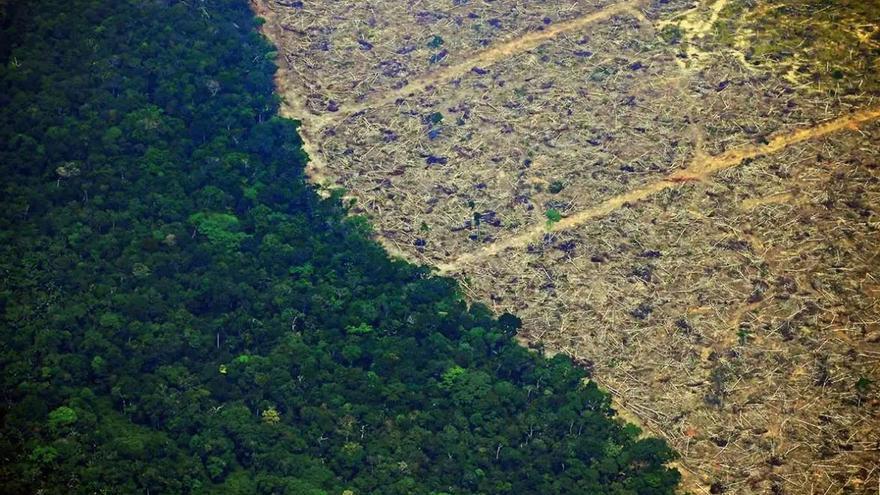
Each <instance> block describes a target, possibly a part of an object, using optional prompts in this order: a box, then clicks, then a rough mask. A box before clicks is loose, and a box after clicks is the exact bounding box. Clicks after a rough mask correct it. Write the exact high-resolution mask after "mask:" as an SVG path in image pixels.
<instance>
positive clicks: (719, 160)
mask: <svg viewBox="0 0 880 495" xmlns="http://www.w3.org/2000/svg"><path fill="white" fill-rule="evenodd" d="M877 119H880V107H873V108H868V109H863V110H859V111H857V112H854V113H851V114H849V115H844V116H841V117H837V118H835V119H832V120H829V121H827V122H824V123H822V124H818V125H815V126H813V127H805V128H801V129H797V130H795V131H792V132H789V133H785V134H777V135H776V136H774V137H773V138H772V139H771V140H770V141H769V142H767V143H766V144H764V145H760V146H743V147H739V148H734V149H732V150H729V151H726V152H724V153H721V154H720V155H716V156H708V157H707V156H703V157H698V158H696V159H695V160H694V161H693V162H691V164H690V165H689V166H688V167H687V168H685V169H683V170H679V171H677V172H674V173H672V174H670V175H668V176H666V177H665V178H663V179H661V180H659V181H657V182H653V183H651V184H648V185H646V186H644V187H640V188H638V189H634V190H632V191H628V192H626V193H623V194H620V195H617V196H614V197H612V198H609V199H607V200H605V201H603V202H602V203H599V204H598V205H596V206H593V207H592V208H588V209H586V210H582V211H580V212H578V213H575V214H574V215H571V216H569V217H565V218H563V219H562V220H560V221H559V222H557V223H555V224H553V225H551V226H549V227H547V226H545V225H544V224H539V225H536V226H534V227H532V228H531V229H529V230H528V231H526V232H524V233H522V234H519V235H515V236H513V237H510V238H508V239H505V240H503V241H501V242H496V243H494V244H491V245H489V246H487V247H485V248H483V249H480V250H478V251H475V252H471V253H466V254H463V255H462V256H459V257H458V258H457V259H455V260H452V261H450V262H449V263H442V264H440V265H438V266H437V268H438V269H439V270H440V273H441V274H446V273H449V272H452V271H455V270H456V269H458V267H459V266H460V265H462V264H466V263H468V262H472V261H475V260H478V259H482V258H488V257H492V256H496V255H498V254H500V253H501V252H502V251H504V250H506V249H509V248H515V247H519V246H525V245H527V244H528V243H529V242H531V241H533V240H534V239H537V238H540V237H541V236H543V235H544V234H546V233H547V232H559V231H563V230H568V229H572V228H575V227H578V226H580V225H582V224H584V223H586V222H588V221H590V220H593V219H595V218H598V217H602V216H605V215H608V214H609V213H611V212H613V211H614V210H616V209H618V208H620V207H622V206H623V205H625V204H628V203H634V202H637V201H641V200H643V199H646V198H648V197H649V196H652V195H654V194H656V193H658V192H661V191H663V190H665V189H668V188H670V187H673V186H675V185H676V184H679V183H681V182H691V181H701V180H704V179H706V178H708V177H709V176H711V175H712V174H714V173H716V172H720V171H722V170H725V169H728V168H732V167H735V166H737V165H739V164H740V163H742V162H743V161H744V160H747V159H750V158H757V157H759V156H763V155H769V154H772V153H776V152H777V151H781V150H783V149H785V148H787V147H789V146H791V145H794V144H798V143H802V142H804V141H808V140H811V139H816V138H820V137H823V136H826V135H828V134H832V133H835V132H837V131H840V130H843V129H858V127H859V126H860V125H862V124H865V123H868V122H871V121H873V120H877Z"/></svg>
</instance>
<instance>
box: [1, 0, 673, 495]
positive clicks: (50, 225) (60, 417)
mask: <svg viewBox="0 0 880 495" xmlns="http://www.w3.org/2000/svg"><path fill="white" fill-rule="evenodd" d="M0 23H2V26H0V27H2V34H0V62H2V63H0V166H2V172H3V177H4V181H3V185H2V187H3V193H2V194H3V195H2V202H3V205H2V206H3V207H2V209H0V240H2V242H0V249H2V253H0V273H2V278H0V314H2V327H0V332H2V336H0V338H2V347H0V369H2V390H0V393H2V402H0V423H2V430H0V433H2V434H0V455H2V462H0V487H2V491H3V493H8V494H18V493H22V494H25V493H28V494H30V493H65V494H66V493H83V494H85V493H152V494H159V493H169V494H173V493H206V494H211V493H218V494H219V493H223V494H236V493H240V494H314V495H317V494H342V493H350V494H436V495H439V494H443V493H445V494H465V493H512V494H526V493H535V494H552V493H566V494H572V493H596V494H599V493H608V494H663V493H673V490H674V488H675V486H676V484H677V482H678V478H679V475H678V473H677V472H676V471H675V470H674V469H671V468H669V467H667V465H666V464H667V463H668V462H669V461H670V460H672V459H673V458H674V453H673V452H672V451H671V450H670V449H669V448H668V447H667V446H666V445H665V444H664V443H663V442H661V441H659V440H656V439H649V438H648V439H645V438H641V437H640V436H639V435H640V432H639V431H638V429H637V428H635V427H634V426H632V425H626V424H625V423H623V422H622V421H620V420H618V419H616V418H615V417H614V413H613V411H612V410H611V408H610V400H609V397H608V396H607V395H606V394H605V393H603V392H602V391H600V390H599V389H598V388H597V387H596V385H595V384H594V383H593V382H591V381H589V380H588V377H587V376H586V373H585V372H584V371H583V370H581V369H579V368H577V367H575V366H573V365H572V363H571V362H570V361H569V360H568V359H567V358H563V357H556V358H553V359H546V358H544V357H541V356H540V355H537V354H535V353H531V352H529V351H527V350H526V349H524V348H522V347H520V346H519V345H517V344H515V343H514V341H513V339H512V336H513V335H514V334H515V333H516V331H517V329H518V328H519V325H520V321H519V319H518V318H516V317H515V316H514V315H509V314H505V315H503V316H502V317H500V318H497V319H496V318H495V317H493V315H492V314H491V312H490V311H488V310H487V309H486V308H485V307H482V306H479V305H475V306H470V307H469V306H468V305H467V304H466V303H465V301H464V300H463V298H462V296H461V294H460V292H459V290H458V288H457V286H456V284H455V283H454V282H453V281H451V280H449V279H445V278H441V277H437V276H434V275H432V273H431V272H430V271H429V270H428V269H426V268H424V267H419V266H414V265H411V264H408V263H405V262H403V261H400V260H395V259H390V258H389V257H388V256H387V254H386V253H385V252H384V251H383V250H382V249H381V248H380V247H379V246H378V245H377V244H376V243H375V242H374V241H372V240H371V239H370V238H369V235H368V234H369V232H366V229H365V228H364V225H365V223H364V222H363V220H362V219H357V218H349V217H347V216H346V211H345V210H344V208H343V207H342V206H341V204H340V203H339V201H338V200H337V199H336V198H329V199H322V198H320V197H319V196H318V195H317V194H315V192H314V191H313V190H312V188H311V187H310V186H309V185H308V184H307V183H306V182H305V181H304V178H303V167H304V164H305V160H306V157H305V155H304V154H303V152H302V151H301V149H300V144H301V143H300V141H299V139H298V137H297V134H296V123H295V122H292V121H288V120H284V119H281V118H279V117H277V115H276V111H277V108H278V98H277V96H276V95H275V94H274V93H273V74H274V71H275V65H274V63H273V59H274V53H275V52H273V47H271V46H270V45H269V44H268V43H267V42H266V41H265V40H264V39H263V38H261V36H260V35H259V34H258V32H257V31H256V26H257V24H258V21H257V20H255V19H254V17H253V14H252V13H251V12H250V11H249V9H248V5H247V3H246V2H245V1H244V0H197V1H174V0H166V1H158V0H150V1H142V0H115V1H112V2H111V1H109V0H104V1H102V0H63V1H62V0H46V1H41V2H10V3H8V4H6V5H5V6H0Z"/></svg>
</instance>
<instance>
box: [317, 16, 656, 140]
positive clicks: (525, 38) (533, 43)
mask: <svg viewBox="0 0 880 495" xmlns="http://www.w3.org/2000/svg"><path fill="white" fill-rule="evenodd" d="M643 1H644V0H628V1H625V2H621V3H618V4H615V5H611V6H608V7H605V8H604V9H601V10H597V11H595V12H591V13H589V14H587V15H584V16H582V17H578V18H576V19H572V20H569V21H565V22H560V23H558V24H555V25H551V26H549V27H547V28H545V29H544V30H542V31H531V32H528V33H526V34H524V35H522V36H520V37H518V38H514V39H512V40H509V41H506V42H504V43H501V44H500V45H498V46H495V47H492V48H489V49H488V50H484V51H482V52H478V53H475V54H473V55H471V56H469V57H468V58H466V59H464V60H462V61H461V62H459V63H457V64H454V65H450V66H448V67H444V68H442V69H439V70H436V71H434V72H429V73H427V74H425V75H422V76H419V77H417V78H415V79H413V80H412V81H410V82H409V84H407V85H406V86H404V87H402V88H400V89H397V90H393V91H388V92H384V93H380V94H378V95H376V97H374V98H370V99H367V100H366V101H365V102H362V103H359V104H357V105H354V106H348V107H343V110H344V111H343V112H341V113H340V114H331V115H324V116H321V117H320V118H318V119H315V123H316V124H318V125H321V126H322V127H326V126H329V125H333V124H334V123H336V122H339V121H341V120H344V119H345V118H347V117H348V116H350V115H353V114H355V113H357V112H360V111H363V110H365V109H367V108H370V107H375V106H380V105H383V104H386V103H390V102H392V101H394V100H396V99H398V98H402V97H405V96H407V95H409V94H411V93H417V92H420V91H424V90H425V89H426V88H427V87H428V86H432V85H438V84H442V83H445V82H448V81H451V80H452V79H455V78H456V77H459V76H462V75H464V74H467V73H468V72H470V70H471V69H473V68H474V67H486V66H489V65H492V64H495V63H497V62H499V61H501V60H504V59H506V58H509V57H511V56H513V55H516V54H518V53H522V52H526V51H528V50H531V49H534V48H536V47H538V46H539V45H540V44H541V43H544V42H545V41H547V40H551V39H553V38H555V37H557V36H559V35H561V34H564V33H568V32H571V31H576V30H578V29H582V28H584V27H586V26H588V25H590V24H593V23H595V22H599V21H603V20H606V19H609V18H611V17H614V16H615V15H619V14H625V15H632V13H633V12H634V11H637V10H638V7H639V6H641V4H642V3H643Z"/></svg>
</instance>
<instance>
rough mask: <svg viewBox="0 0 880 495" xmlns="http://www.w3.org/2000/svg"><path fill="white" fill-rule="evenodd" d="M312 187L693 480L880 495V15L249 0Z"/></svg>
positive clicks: (734, 487) (815, 5)
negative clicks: (559, 356) (667, 448)
mask: <svg viewBox="0 0 880 495" xmlns="http://www.w3.org/2000/svg"><path fill="white" fill-rule="evenodd" d="M254 8H255V10H256V11H257V12H258V14H259V15H261V16H262V17H263V18H265V19H266V21H267V22H266V24H265V25H264V32H265V34H266V35H267V36H269V38H270V39H271V40H272V41H273V42H274V43H275V44H276V45H277V46H278V47H279V54H278V63H279V66H280V70H279V73H278V77H277V85H278V90H279V93H280V95H281V96H282V98H283V102H284V108H283V112H284V114H285V115H286V116H289V117H292V118H295V119H298V120H300V121H301V122H302V127H301V129H300V130H301V133H302V136H303V139H304V141H305V144H306V150H307V151H308V153H309V155H310V159H311V163H310V165H309V169H308V173H309V176H310V178H311V180H312V181H313V182H314V183H315V184H316V185H317V186H319V187H320V188H322V189H323V190H325V191H331V190H333V189H341V190H342V192H343V194H344V195H345V196H346V197H347V198H349V199H351V200H352V201H353V207H352V211H353V212H354V213H360V214H365V215H367V216H368V217H369V218H370V219H371V221H372V223H373V225H374V226H375V232H376V237H377V238H378V240H380V241H381V242H383V244H384V245H385V246H386V247H387V248H388V250H389V251H390V252H392V253H394V254H396V255H399V256H402V257H405V258H407V259H409V260H412V261H415V262H419V263H425V264H428V265H431V266H435V267H437V269H438V271H439V272H441V273H444V274H448V275H451V276H454V277H456V278H457V279H459V280H460V281H461V282H462V285H463V287H464V290H465V292H466V294H467V295H468V296H469V297H470V298H471V299H472V300H474V301H480V302H483V303H485V304H487V305H489V306H490V307H491V308H493V309H494V310H496V311H498V312H502V311H512V312H515V313H516V314H518V315H520V316H521V317H522V318H523V320H524V328H523V330H522V332H521V335H520V339H521V341H522V342H523V344H524V345H529V346H532V347H536V348H541V349H543V350H544V351H545V352H548V353H565V354H568V355H570V356H572V358H574V359H575V360H576V361H577V362H578V363H579V364H581V365H583V366H586V367H588V368H589V369H590V370H591V373H592V377H593V379H594V380H596V381H597V382H599V383H600V384H601V385H602V386H604V387H605V388H606V389H607V390H608V391H610V392H611V393H612V394H613V396H614V399H615V404H616V406H617V408H618V410H619V411H620V412H621V415H622V416H623V417H624V418H626V419H627V420H630V421H634V422H637V423H638V424H640V425H641V426H642V427H643V428H644V429H645V430H646V432H647V433H649V434H651V435H657V436H661V437H663V438H665V439H666V440H667V441H668V442H669V443H670V444H671V445H672V446H673V447H674V448H676V449H677V450H678V452H679V453H680V454H681V459H680V462H679V463H678V467H679V469H680V470H681V471H682V474H683V475H684V479H685V483H684V485H685V488H686V489H688V490H690V491H692V492H694V493H743V494H745V493H789V494H800V493H820V494H821V493H877V492H878V490H880V486H878V483H880V481H878V480H880V306H878V297H880V270H878V266H880V233H878V227H880V167H878V165H880V163H878V162H880V148H878V144H877V143H880V99H878V97H880V27H878V26H880V3H878V2H877V1H867V2H865V1H861V2H855V1H847V0H843V1H839V2H827V1H821V0H808V1H797V2H795V1H785V0H772V1H764V0H757V1H728V0H715V1H712V0H708V1H701V2H683V1H677V0H668V1H631V2H614V1H569V2H558V3H556V2H554V3H552V4H550V3H548V2H539V1H537V0H496V1H493V2H488V1H466V0H454V1H453V0H450V1H440V0H438V1H431V2H427V1H410V2H401V1H371V0H366V1H357V2H355V1H334V2H330V1H314V2H294V1H289V0H255V1H254Z"/></svg>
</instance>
